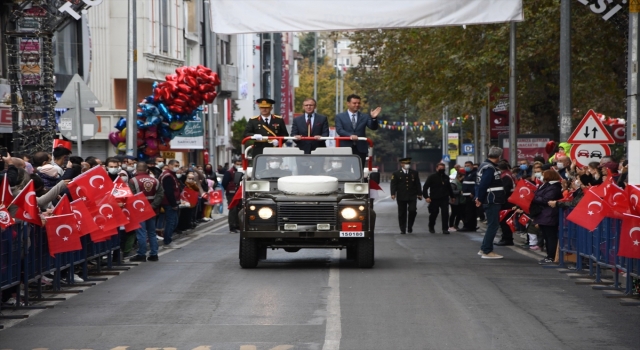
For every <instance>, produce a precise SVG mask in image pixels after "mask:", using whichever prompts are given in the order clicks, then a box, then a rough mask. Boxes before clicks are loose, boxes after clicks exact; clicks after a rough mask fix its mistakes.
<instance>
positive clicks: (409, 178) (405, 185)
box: [391, 158, 422, 234]
mask: <svg viewBox="0 0 640 350" xmlns="http://www.w3.org/2000/svg"><path fill="white" fill-rule="evenodd" d="M400 164H401V165H402V169H400V170H398V171H396V172H394V173H393V174H391V199H395V200H396V202H397V203H398V222H399V223H400V233H402V234H405V233H406V231H405V229H408V230H409V233H411V232H413V223H414V221H415V220H416V215H418V209H417V207H416V205H417V200H422V185H421V184H420V176H419V175H418V172H417V171H415V170H413V169H411V158H402V159H400ZM407 207H408V209H409V224H408V225H407Z"/></svg>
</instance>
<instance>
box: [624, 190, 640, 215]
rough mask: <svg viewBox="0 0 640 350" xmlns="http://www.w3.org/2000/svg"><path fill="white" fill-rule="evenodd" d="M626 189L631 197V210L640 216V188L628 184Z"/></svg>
mask: <svg viewBox="0 0 640 350" xmlns="http://www.w3.org/2000/svg"><path fill="white" fill-rule="evenodd" d="M624 190H625V192H626V193H627V197H628V198H629V211H630V212H631V214H633V215H638V216H640V205H639V204H640V201H639V199H640V188H638V187H636V186H634V185H627V187H625V188H624Z"/></svg>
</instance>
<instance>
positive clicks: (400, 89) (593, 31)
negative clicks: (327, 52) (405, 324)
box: [350, 0, 627, 135]
mask: <svg viewBox="0 0 640 350" xmlns="http://www.w3.org/2000/svg"><path fill="white" fill-rule="evenodd" d="M524 6H525V8H524V11H525V19H526V20H525V21H524V22H521V23H518V24H517V28H518V29H517V30H518V31H517V34H518V46H517V71H516V72H517V83H518V91H517V93H518V96H517V99H518V109H519V112H520V116H521V118H520V125H521V132H551V133H553V134H555V135H557V134H558V120H557V117H558V107H559V41H560V40H559V31H560V28H559V27H560V25H559V24H560V8H559V2H558V1H557V0H536V1H524ZM572 11H573V15H572V77H573V82H572V88H573V91H572V98H573V106H574V118H575V119H576V120H577V119H579V118H581V117H582V116H583V115H584V113H585V112H586V110H588V109H590V108H593V109H595V110H597V111H599V112H601V113H604V114H606V115H615V116H621V115H622V114H623V113H624V110H625V95H626V94H625V89H624V86H625V78H626V65H625V47H626V44H627V38H626V35H625V33H624V32H623V31H620V30H619V28H620V26H619V25H615V24H611V23H608V22H605V21H602V19H601V18H600V17H599V16H595V15H593V14H592V13H591V12H590V11H589V9H588V7H586V6H573V9H572ZM350 39H351V40H352V43H353V45H352V47H353V48H354V49H356V50H357V51H358V52H359V53H360V54H361V55H362V61H361V63H360V66H359V67H358V68H357V69H356V70H355V71H354V72H353V75H354V77H356V78H358V79H359V80H358V81H359V85H360V86H361V88H362V89H363V91H365V92H366V93H365V94H367V95H369V96H376V99H381V100H383V101H389V100H391V99H395V100H396V101H397V100H403V99H404V98H407V99H408V100H409V102H410V104H411V105H413V106H415V108H417V109H418V111H419V114H421V115H422V116H423V117H421V118H424V121H430V120H437V119H439V115H440V111H441V110H442V107H443V106H445V105H447V106H449V107H450V108H454V109H456V110H458V111H463V112H466V113H474V114H476V113H477V111H478V110H479V109H480V108H481V107H482V106H484V105H485V104H486V95H487V87H488V85H490V84H493V85H494V86H506V85H507V82H508V78H509V24H492V25H484V26H467V27H466V29H464V28H462V27H442V28H415V29H402V30H384V31H360V32H354V33H352V34H351V35H350ZM576 123H577V121H574V124H576Z"/></svg>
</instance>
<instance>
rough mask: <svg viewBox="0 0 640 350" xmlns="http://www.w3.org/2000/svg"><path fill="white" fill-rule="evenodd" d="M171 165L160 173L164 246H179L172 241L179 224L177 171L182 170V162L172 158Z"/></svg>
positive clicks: (178, 182)
mask: <svg viewBox="0 0 640 350" xmlns="http://www.w3.org/2000/svg"><path fill="white" fill-rule="evenodd" d="M168 165H169V167H168V169H167V170H165V171H164V172H162V175H160V178H159V180H160V183H161V184H162V189H163V190H164V199H163V200H162V208H163V209H164V215H165V224H164V235H163V237H164V241H163V242H164V245H163V248H165V249H167V248H177V247H176V246H175V245H174V244H173V243H172V242H173V241H172V237H173V232H174V230H175V229H176V227H177V226H178V209H179V208H180V181H179V180H178V178H177V177H176V172H178V170H180V162H179V161H177V160H175V159H172V160H170V161H169V164H168Z"/></svg>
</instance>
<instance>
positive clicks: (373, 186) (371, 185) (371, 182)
mask: <svg viewBox="0 0 640 350" xmlns="http://www.w3.org/2000/svg"><path fill="white" fill-rule="evenodd" d="M369 189H370V190H378V191H382V192H384V190H383V189H382V187H380V185H379V184H378V183H377V182H375V181H374V180H371V179H369Z"/></svg>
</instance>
